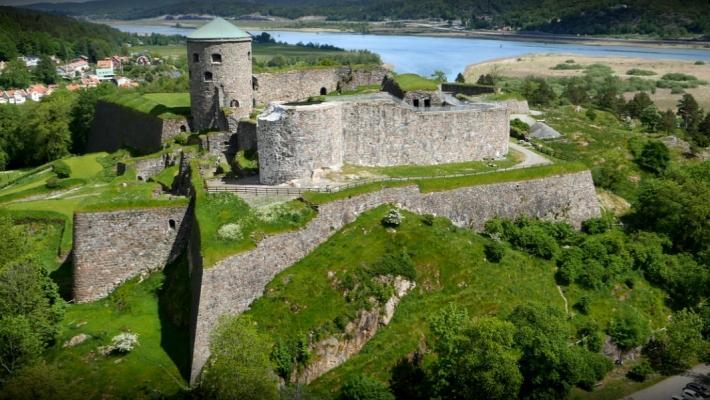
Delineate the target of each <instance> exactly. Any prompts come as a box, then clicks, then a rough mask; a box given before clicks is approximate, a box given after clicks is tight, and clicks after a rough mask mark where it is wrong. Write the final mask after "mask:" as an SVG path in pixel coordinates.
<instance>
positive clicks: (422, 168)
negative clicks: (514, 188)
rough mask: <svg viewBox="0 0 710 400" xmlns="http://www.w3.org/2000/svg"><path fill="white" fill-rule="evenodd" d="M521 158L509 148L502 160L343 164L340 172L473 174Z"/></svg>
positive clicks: (407, 175)
mask: <svg viewBox="0 0 710 400" xmlns="http://www.w3.org/2000/svg"><path fill="white" fill-rule="evenodd" d="M523 158H524V157H523V155H522V154H521V153H519V152H517V151H515V150H512V149H511V150H510V151H509V152H508V155H507V156H506V158H505V159H503V160H493V161H469V162H462V163H449V164H439V165H398V166H394V167H360V166H353V165H345V166H343V168H342V170H341V173H342V174H354V173H361V172H369V173H372V174H375V175H384V176H387V177H390V178H411V177H423V176H430V177H436V176H443V175H457V174H475V173H479V172H490V171H495V170H497V169H500V168H508V167H512V166H513V165H515V164H517V163H518V162H520V161H521V160H522V159H523Z"/></svg>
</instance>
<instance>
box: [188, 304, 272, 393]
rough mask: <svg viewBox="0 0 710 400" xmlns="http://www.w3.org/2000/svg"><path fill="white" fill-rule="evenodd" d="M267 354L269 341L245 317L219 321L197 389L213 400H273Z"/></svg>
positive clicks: (270, 366)
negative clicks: (199, 388) (209, 354)
mask: <svg viewBox="0 0 710 400" xmlns="http://www.w3.org/2000/svg"><path fill="white" fill-rule="evenodd" d="M270 351H271V343H270V341H269V340H268V338H267V337H265V336H264V335H263V334H261V333H259V331H258V330H257V328H256V326H255V324H254V322H253V321H252V320H251V319H250V318H249V317H247V316H239V317H237V318H233V319H231V320H228V319H223V320H222V321H220V324H219V326H218V327H217V329H216V330H215V332H214V333H213V336H212V341H211V343H210V352H211V354H212V356H211V357H210V360H209V362H208V363H207V365H206V368H205V370H204V372H203V373H202V380H201V384H200V387H201V389H202V390H203V391H204V393H205V395H206V396H207V397H208V398H214V399H244V400H248V399H277V398H278V392H277V389H276V385H277V379H276V375H275V374H274V373H273V364H272V363H271V361H270V360H269V352H270Z"/></svg>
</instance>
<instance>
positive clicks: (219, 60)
mask: <svg viewBox="0 0 710 400" xmlns="http://www.w3.org/2000/svg"><path fill="white" fill-rule="evenodd" d="M221 63H222V55H221V54H218V53H212V64H221Z"/></svg>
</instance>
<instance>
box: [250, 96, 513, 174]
mask: <svg viewBox="0 0 710 400" xmlns="http://www.w3.org/2000/svg"><path fill="white" fill-rule="evenodd" d="M508 119H509V109H508V107H507V106H505V105H502V104H487V103H480V104H470V105H462V106H448V107H429V108H415V107H412V106H410V105H407V104H405V103H403V102H402V101H400V100H397V99H395V98H393V97H392V96H390V95H384V94H380V95H376V96H368V97H345V98H344V99H343V100H337V101H328V102H324V103H320V104H311V105H288V104H286V103H272V104H271V105H270V106H269V108H268V109H267V110H265V111H264V112H263V113H262V114H261V115H260V116H259V119H258V123H257V132H256V135H257V142H258V152H259V177H260V181H261V183H262V184H268V185H275V184H281V183H285V182H288V181H290V180H293V179H303V178H310V177H312V175H313V174H314V172H315V171H318V170H320V169H324V168H338V167H340V166H341V165H342V164H344V163H347V164H352V165H362V166H393V165H407V164H418V165H433V164H443V163H455V162H466V161H476V160H483V159H494V158H500V157H503V156H505V155H506V154H507V153H508V135H509V130H510V125H509V121H508Z"/></svg>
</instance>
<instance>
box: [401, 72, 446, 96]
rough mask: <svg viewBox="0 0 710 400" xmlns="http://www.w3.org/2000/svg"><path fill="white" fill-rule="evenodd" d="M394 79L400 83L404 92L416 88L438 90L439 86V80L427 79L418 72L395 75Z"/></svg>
mask: <svg viewBox="0 0 710 400" xmlns="http://www.w3.org/2000/svg"><path fill="white" fill-rule="evenodd" d="M394 80H395V82H397V85H399V88H400V89H402V91H404V92H411V91H414V90H436V89H438V88H439V83H438V82H436V81H432V80H431V79H426V78H424V77H422V76H419V75H417V74H398V75H396V76H395V77H394Z"/></svg>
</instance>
